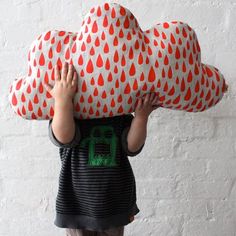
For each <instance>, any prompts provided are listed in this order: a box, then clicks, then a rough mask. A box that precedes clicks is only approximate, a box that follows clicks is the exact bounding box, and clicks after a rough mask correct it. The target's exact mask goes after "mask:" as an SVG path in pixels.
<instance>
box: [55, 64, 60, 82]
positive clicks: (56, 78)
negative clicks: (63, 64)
mask: <svg viewBox="0 0 236 236" xmlns="http://www.w3.org/2000/svg"><path fill="white" fill-rule="evenodd" d="M54 71H55V81H60V79H61V75H60V72H59V68H58V66H57V65H55V70H54Z"/></svg>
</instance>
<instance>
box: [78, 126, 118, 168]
mask: <svg viewBox="0 0 236 236" xmlns="http://www.w3.org/2000/svg"><path fill="white" fill-rule="evenodd" d="M117 142H118V138H117V136H116V134H115V132H114V128H113V127H112V126H102V125H100V126H94V127H93V128H92V129H91V131H90V135H89V137H87V138H85V139H83V140H82V142H81V143H80V145H81V147H85V146H86V145H87V144H88V149H89V156H88V165H89V166H93V167H96V166H107V167H114V166H117V163H116V145H117ZM98 144H103V145H105V146H107V147H108V148H107V149H108V150H109V152H108V153H97V152H96V149H95V147H96V145H98Z"/></svg>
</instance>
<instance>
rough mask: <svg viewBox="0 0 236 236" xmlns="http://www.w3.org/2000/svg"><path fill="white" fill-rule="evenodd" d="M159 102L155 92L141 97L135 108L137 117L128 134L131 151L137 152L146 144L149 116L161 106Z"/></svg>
mask: <svg viewBox="0 0 236 236" xmlns="http://www.w3.org/2000/svg"><path fill="white" fill-rule="evenodd" d="M157 102H158V97H157V96H155V93H151V94H147V95H146V96H145V98H144V99H142V98H139V101H138V104H137V107H136V109H135V117H134V119H133V120H132V123H131V126H130V129H129V133H128V135H127V142H128V149H129V151H131V152H135V151H137V150H139V149H140V148H141V146H143V145H144V143H145V140H146V136H147V122H148V116H149V115H150V113H151V112H152V111H153V110H155V109H156V108H158V107H159V105H158V104H157Z"/></svg>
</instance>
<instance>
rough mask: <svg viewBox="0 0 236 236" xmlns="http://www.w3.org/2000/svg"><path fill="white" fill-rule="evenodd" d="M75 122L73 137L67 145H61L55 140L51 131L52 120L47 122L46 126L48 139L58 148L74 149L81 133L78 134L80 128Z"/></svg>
mask: <svg viewBox="0 0 236 236" xmlns="http://www.w3.org/2000/svg"><path fill="white" fill-rule="evenodd" d="M74 120H75V135H74V138H73V139H72V140H71V141H70V142H69V143H61V142H60V141H59V140H57V138H56V137H55V135H54V133H53V130H52V119H50V120H49V124H48V135H49V139H50V140H51V142H52V143H53V144H54V145H56V146H58V147H62V148H72V147H75V146H76V145H78V143H79V141H80V139H81V133H80V128H79V126H78V124H77V122H76V119H75V118H74Z"/></svg>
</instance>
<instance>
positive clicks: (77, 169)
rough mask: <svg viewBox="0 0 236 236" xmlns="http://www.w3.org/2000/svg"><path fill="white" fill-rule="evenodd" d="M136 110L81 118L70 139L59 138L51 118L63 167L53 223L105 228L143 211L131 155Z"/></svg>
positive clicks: (122, 222)
mask: <svg viewBox="0 0 236 236" xmlns="http://www.w3.org/2000/svg"><path fill="white" fill-rule="evenodd" d="M133 118H134V116H133V115H132V114H127V115H121V116H114V117H108V118H96V119H89V120H82V119H76V118H74V120H75V124H76V132H75V136H74V138H73V140H72V141H71V142H70V143H67V144H62V143H61V142H59V141H58V140H57V139H56V137H55V135H54V133H53V131H52V128H51V122H52V120H49V126H48V130H49V138H50V140H51V141H52V143H53V144H55V145H56V146H58V147H59V155H60V159H61V171H60V176H59V188H58V194H57V198H56V218H55V221H54V224H55V225H56V226H58V227H60V228H73V229H87V230H93V231H103V230H106V229H109V228H114V227H119V226H123V225H127V224H129V223H130V222H131V221H130V218H131V217H132V216H134V215H135V214H137V213H138V212H139V209H138V207H137V205H136V184H135V178H134V174H133V171H132V167H131V165H130V162H129V159H128V157H127V156H135V155H137V154H138V153H140V152H141V150H142V148H143V146H144V144H143V146H142V147H141V148H140V149H139V150H137V151H136V152H130V151H129V150H128V148H127V146H128V145H127V134H128V131H129V129H130V125H131V122H132V119H133Z"/></svg>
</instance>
